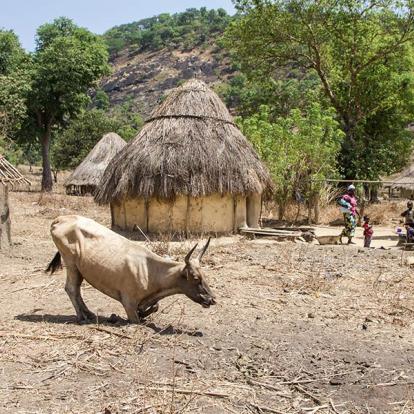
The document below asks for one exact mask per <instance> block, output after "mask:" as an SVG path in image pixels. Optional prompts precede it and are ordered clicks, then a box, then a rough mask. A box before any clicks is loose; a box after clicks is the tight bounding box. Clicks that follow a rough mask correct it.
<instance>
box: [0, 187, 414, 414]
mask: <svg viewBox="0 0 414 414" xmlns="http://www.w3.org/2000/svg"><path fill="white" fill-rule="evenodd" d="M11 204H12V208H13V211H12V213H13V239H14V247H13V249H12V250H11V251H9V252H1V253H0V280H1V282H2V288H1V291H0V298H1V299H0V301H1V304H2V313H1V316H0V349H1V353H0V407H1V412H2V413H101V414H111V413H112V414H113V413H152V414H154V413H213V414H215V413H246V414H247V413H250V414H251V413H316V412H317V413H320V414H325V413H342V414H345V413H414V397H413V395H414V364H413V361H414V346H413V340H414V333H413V327H414V296H413V292H414V282H413V279H412V275H413V270H412V268H411V269H410V268H409V267H408V266H407V265H406V264H405V261H406V257H407V256H408V255H410V253H408V252H402V251H400V250H397V249H391V250H383V249H371V250H366V249H365V250H364V249H362V248H361V247H359V246H318V245H310V244H295V243H292V242H285V243H278V242H275V241H272V240H265V239H256V240H246V239H243V238H241V237H234V238H225V239H220V240H219V241H216V242H215V243H213V246H212V247H211V249H210V251H209V254H208V257H207V260H206V266H205V273H206V277H207V280H208V281H209V284H210V286H211V288H212V289H213V290H214V292H215V293H216V294H217V297H218V304H217V305H216V306H215V307H214V308H210V309H202V308H201V307H200V306H199V305H197V304H194V303H192V302H191V301H190V300H189V299H187V298H185V297H181V296H175V297H172V298H168V299H164V300H163V301H162V302H161V306H160V308H161V309H160V311H159V312H158V313H156V314H154V315H153V316H152V317H150V318H149V319H148V321H147V322H146V323H145V324H142V325H127V324H124V323H120V322H118V323H115V324H114V323H110V321H108V319H107V318H108V317H109V316H110V315H111V314H112V313H116V314H118V315H120V316H121V317H124V316H125V315H124V311H123V308H122V307H121V306H120V304H118V303H117V302H115V301H113V300H112V299H110V298H108V297H106V296H104V295H103V294H101V293H99V292H97V291H96V290H95V289H93V288H91V287H90V286H85V287H84V289H83V295H84V298H85V302H86V303H87V304H88V306H89V307H90V308H91V310H93V311H94V312H96V313H97V314H98V315H99V318H98V321H97V323H96V324H89V325H78V324H76V322H75V317H74V310H73V308H72V305H71V303H70V301H69V299H68V297H67V296H66V293H65V292H64V289H63V286H64V282H65V278H64V274H63V272H59V273H58V274H56V275H54V276H52V277H51V276H48V275H46V274H44V273H43V269H44V268H45V266H46V265H47V263H48V262H49V261H50V259H51V258H52V257H53V254H54V252H55V250H56V249H55V247H54V245H53V243H52V241H51V239H50V236H49V226H50V222H51V220H52V219H53V218H54V217H56V216H57V215H60V214H67V213H77V214H83V215H86V216H88V217H91V218H94V219H96V220H98V221H99V222H101V223H103V224H105V225H109V211H108V209H107V208H101V207H97V206H96V205H94V204H93V202H92V200H91V199H90V198H76V197H67V196H64V195H55V196H51V197H50V196H46V197H43V198H42V199H40V198H39V194H37V193H12V194H11ZM338 231H339V229H338V228H333V229H332V228H320V229H318V232H320V233H324V234H337V233H338ZM359 231H360V230H359ZM376 236H378V237H381V238H379V239H377V240H376V241H375V242H374V246H376V247H380V246H384V245H385V244H387V245H388V243H389V244H394V241H392V240H391V241H390V240H388V238H390V237H392V236H393V229H392V228H388V229H387V228H381V229H380V228H377V229H376ZM357 241H358V243H361V238H359V239H357ZM391 242H392V243H391ZM152 247H153V248H154V249H156V250H158V251H160V249H161V248H163V249H164V253H168V254H170V255H172V256H176V257H180V258H182V257H183V254H184V252H185V248H186V247H185V248H184V247H182V246H181V245H180V244H178V243H175V244H174V247H173V248H170V249H168V246H167V248H166V247H165V245H161V244H154V245H153V246H152Z"/></svg>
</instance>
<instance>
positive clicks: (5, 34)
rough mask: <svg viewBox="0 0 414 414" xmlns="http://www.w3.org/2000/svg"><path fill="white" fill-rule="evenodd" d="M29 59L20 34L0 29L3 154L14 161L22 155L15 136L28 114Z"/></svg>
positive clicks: (0, 145) (0, 139)
mask: <svg viewBox="0 0 414 414" xmlns="http://www.w3.org/2000/svg"><path fill="white" fill-rule="evenodd" d="M29 62H30V59H29V56H28V55H27V54H26V53H25V52H24V50H23V49H22V47H21V46H20V43H19V40H18V38H17V36H16V35H15V34H14V33H13V32H12V31H3V30H0V153H2V154H6V156H7V158H8V159H9V160H10V161H12V162H15V161H16V160H17V158H18V148H17V146H16V144H15V143H14V142H13V140H12V138H13V136H14V135H15V134H16V132H17V131H18V130H19V128H20V127H21V125H22V122H24V120H25V117H26V96H27V94H28V92H29V91H30V82H29V71H28V68H29Z"/></svg>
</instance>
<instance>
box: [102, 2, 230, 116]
mask: <svg viewBox="0 0 414 414" xmlns="http://www.w3.org/2000/svg"><path fill="white" fill-rule="evenodd" d="M231 19H232V18H231V17H230V16H229V15H227V14H226V12H225V11H224V10H222V9H219V10H217V11H216V10H207V9H205V8H201V9H199V10H198V9H189V10H186V11H185V12H183V13H177V14H174V15H169V14H162V15H159V16H155V17H152V18H149V19H144V20H141V21H138V22H134V23H129V24H126V25H122V26H118V27H115V28H112V29H110V30H108V32H106V33H105V34H104V38H105V40H106V42H107V44H108V48H109V50H110V52H111V65H112V67H113V72H112V74H111V75H110V76H108V77H106V78H105V79H103V81H102V83H101V88H102V89H103V90H104V91H105V92H106V93H107V94H108V96H109V100H110V104H111V106H113V105H119V104H122V103H125V102H130V101H132V109H133V110H135V111H137V112H139V113H141V114H142V115H143V116H144V117H147V116H148V115H149V113H150V112H151V110H152V108H153V107H154V105H155V104H156V103H157V101H158V100H159V99H162V98H163V96H164V95H165V94H166V93H167V92H168V90H170V89H171V88H174V87H176V86H177V85H179V84H180V82H182V81H184V80H186V79H189V78H192V77H197V78H200V79H202V80H204V81H205V82H207V83H208V84H216V83H220V82H224V81H226V80H228V79H229V77H231V76H232V74H233V73H234V69H233V68H232V66H231V64H230V60H229V57H228V56H227V54H226V53H225V51H224V50H223V49H222V48H221V47H220V37H221V36H222V34H223V32H224V30H225V28H226V27H227V25H228V23H229V22H230V20H231Z"/></svg>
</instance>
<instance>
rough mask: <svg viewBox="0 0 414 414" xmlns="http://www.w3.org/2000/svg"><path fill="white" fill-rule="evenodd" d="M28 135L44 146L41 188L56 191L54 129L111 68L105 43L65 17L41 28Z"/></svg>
mask: <svg viewBox="0 0 414 414" xmlns="http://www.w3.org/2000/svg"><path fill="white" fill-rule="evenodd" d="M36 43H37V48H36V51H35V52H34V54H33V71H32V82H31V90H30V92H29V94H28V99H27V104H28V116H29V118H28V120H29V122H27V124H26V128H25V131H24V135H25V137H27V138H28V139H33V138H34V137H33V134H36V137H37V138H38V139H39V141H40V144H41V147H42V166H43V176H42V190H43V191H51V190H52V185H53V181H52V175H51V169H50V160H49V148H50V144H51V139H52V132H53V130H54V129H56V128H59V127H63V126H64V125H65V124H66V123H67V122H68V121H69V120H70V119H72V118H74V117H76V116H77V115H78V114H79V112H80V111H81V110H82V109H83V108H84V107H85V106H86V105H87V103H88V101H89V98H88V95H87V92H88V89H89V88H91V87H92V86H93V85H94V84H95V83H96V82H97V81H98V80H99V79H100V77H101V76H102V75H104V74H106V73H107V72H108V70H109V67H108V64H107V61H108V53H107V51H106V47H105V44H104V43H103V41H102V40H101V39H100V38H99V37H98V36H96V35H94V34H92V33H91V32H89V31H88V30H86V29H83V28H80V27H78V26H76V25H75V24H74V23H73V22H72V21H71V20H70V19H67V18H64V17H61V18H58V19H56V20H55V21H54V22H53V23H47V24H45V25H43V26H41V27H40V28H39V29H38V31H37V39H36Z"/></svg>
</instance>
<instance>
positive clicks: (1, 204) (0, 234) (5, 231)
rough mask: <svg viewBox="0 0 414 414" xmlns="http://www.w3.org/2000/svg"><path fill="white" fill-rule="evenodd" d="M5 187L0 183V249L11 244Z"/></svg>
mask: <svg viewBox="0 0 414 414" xmlns="http://www.w3.org/2000/svg"><path fill="white" fill-rule="evenodd" d="M8 201H9V200H8V191H7V187H6V186H5V185H3V184H1V183H0V250H2V249H4V248H7V247H10V246H11V235H10V210H9V202H8Z"/></svg>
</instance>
